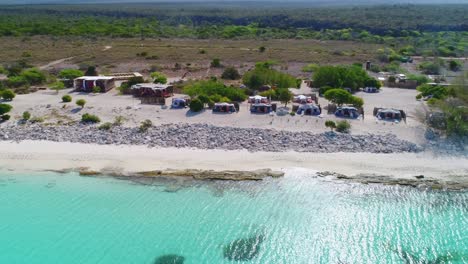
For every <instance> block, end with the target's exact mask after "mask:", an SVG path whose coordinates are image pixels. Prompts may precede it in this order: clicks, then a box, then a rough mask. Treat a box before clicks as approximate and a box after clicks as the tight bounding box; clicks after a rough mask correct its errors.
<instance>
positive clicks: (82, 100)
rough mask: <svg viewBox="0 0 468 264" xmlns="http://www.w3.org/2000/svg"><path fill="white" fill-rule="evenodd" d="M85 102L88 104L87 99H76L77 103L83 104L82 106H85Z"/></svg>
mask: <svg viewBox="0 0 468 264" xmlns="http://www.w3.org/2000/svg"><path fill="white" fill-rule="evenodd" d="M85 104H86V100H85V99H78V100H76V105H78V106H81V108H84V106H85Z"/></svg>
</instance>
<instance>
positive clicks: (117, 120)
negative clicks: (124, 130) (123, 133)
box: [113, 116, 125, 126]
mask: <svg viewBox="0 0 468 264" xmlns="http://www.w3.org/2000/svg"><path fill="white" fill-rule="evenodd" d="M124 122H125V117H123V116H116V117H115V118H114V123H113V125H114V126H121V125H122V124H123V123H124Z"/></svg>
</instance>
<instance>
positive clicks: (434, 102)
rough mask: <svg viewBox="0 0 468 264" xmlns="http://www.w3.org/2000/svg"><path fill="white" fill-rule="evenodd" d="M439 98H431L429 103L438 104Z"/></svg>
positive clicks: (431, 104)
mask: <svg viewBox="0 0 468 264" xmlns="http://www.w3.org/2000/svg"><path fill="white" fill-rule="evenodd" d="M437 102H438V100H437V99H436V98H430V99H429V100H427V104H428V105H430V106H435V105H436V104H437Z"/></svg>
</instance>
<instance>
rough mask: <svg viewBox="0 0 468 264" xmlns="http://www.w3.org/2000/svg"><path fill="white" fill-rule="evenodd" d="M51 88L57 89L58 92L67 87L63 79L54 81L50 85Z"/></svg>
mask: <svg viewBox="0 0 468 264" xmlns="http://www.w3.org/2000/svg"><path fill="white" fill-rule="evenodd" d="M50 88H51V89H52V90H55V91H56V92H57V93H58V92H59V91H60V90H63V89H65V84H64V83H63V82H61V81H57V82H54V83H53V84H52V85H51V86H50Z"/></svg>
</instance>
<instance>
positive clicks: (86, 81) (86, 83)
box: [73, 76, 115, 93]
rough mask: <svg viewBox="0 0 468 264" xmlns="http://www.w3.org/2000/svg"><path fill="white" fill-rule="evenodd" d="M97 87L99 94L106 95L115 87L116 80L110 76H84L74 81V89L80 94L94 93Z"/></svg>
mask: <svg viewBox="0 0 468 264" xmlns="http://www.w3.org/2000/svg"><path fill="white" fill-rule="evenodd" d="M96 87H98V88H99V92H101V93H105V92H107V91H109V90H111V89H112V88H114V87H115V79H114V77H108V76H83V77H79V78H76V79H75V80H74V81H73V88H75V91H78V92H87V93H90V92H94V91H95V90H96Z"/></svg>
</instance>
